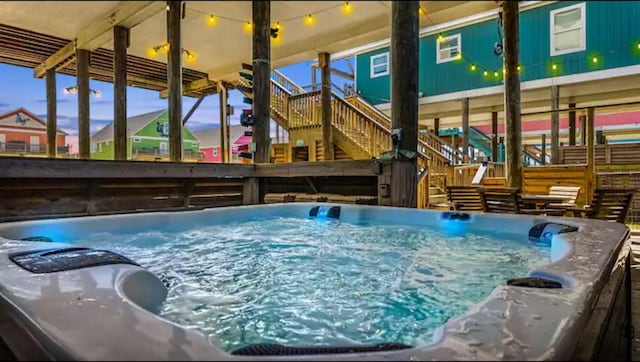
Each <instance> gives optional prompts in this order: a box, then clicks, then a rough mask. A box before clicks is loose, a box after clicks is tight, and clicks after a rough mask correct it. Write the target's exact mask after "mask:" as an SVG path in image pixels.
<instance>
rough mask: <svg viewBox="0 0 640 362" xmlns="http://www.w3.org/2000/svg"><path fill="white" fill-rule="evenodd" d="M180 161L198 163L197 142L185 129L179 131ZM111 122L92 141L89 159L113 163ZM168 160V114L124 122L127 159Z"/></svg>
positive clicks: (151, 115)
mask: <svg viewBox="0 0 640 362" xmlns="http://www.w3.org/2000/svg"><path fill="white" fill-rule="evenodd" d="M182 140H183V141H182V142H183V143H182V144H183V158H184V159H185V160H189V159H194V160H197V159H198V155H199V151H200V142H199V141H198V139H197V138H196V137H195V136H194V135H193V133H191V131H190V130H189V129H188V128H187V127H183V128H182ZM113 148H114V147H113V122H111V123H109V124H108V125H106V126H104V128H102V129H101V130H99V131H98V132H96V133H95V134H94V135H93V136H92V137H91V158H92V159H97V160H113ZM168 158H169V116H168V111H167V110H161V111H155V112H150V113H145V114H140V115H137V116H134V117H131V118H128V119H127V159H129V160H158V159H160V160H162V159H168Z"/></svg>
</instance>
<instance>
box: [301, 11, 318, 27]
mask: <svg viewBox="0 0 640 362" xmlns="http://www.w3.org/2000/svg"><path fill="white" fill-rule="evenodd" d="M315 22H316V20H315V18H314V17H313V15H311V14H309V15H307V16H305V17H304V25H306V26H313V24H315Z"/></svg>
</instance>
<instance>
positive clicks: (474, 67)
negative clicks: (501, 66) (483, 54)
mask: <svg viewBox="0 0 640 362" xmlns="http://www.w3.org/2000/svg"><path fill="white" fill-rule="evenodd" d="M471 71H472V72H475V71H476V65H475V64H471Z"/></svg>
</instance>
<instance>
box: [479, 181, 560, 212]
mask: <svg viewBox="0 0 640 362" xmlns="http://www.w3.org/2000/svg"><path fill="white" fill-rule="evenodd" d="M478 192H479V193H480V198H481V199H482V209H483V211H484V212H492V213H500V214H530V215H553V216H562V215H563V214H564V213H565V210H564V209H561V210H554V209H525V208H523V207H522V201H521V200H520V190H519V189H517V188H513V187H507V188H491V189H485V188H479V189H478Z"/></svg>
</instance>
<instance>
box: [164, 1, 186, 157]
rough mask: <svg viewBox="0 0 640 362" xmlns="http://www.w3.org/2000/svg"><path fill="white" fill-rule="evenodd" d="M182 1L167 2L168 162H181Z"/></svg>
mask: <svg viewBox="0 0 640 362" xmlns="http://www.w3.org/2000/svg"><path fill="white" fill-rule="evenodd" d="M181 3H182V1H167V4H168V5H169V8H168V9H169V11H167V42H168V43H169V54H168V57H167V88H168V89H169V160H171V162H180V161H182V149H183V148H184V147H183V146H182V37H181V29H180V25H181V24H180V21H181V13H182V9H181Z"/></svg>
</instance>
